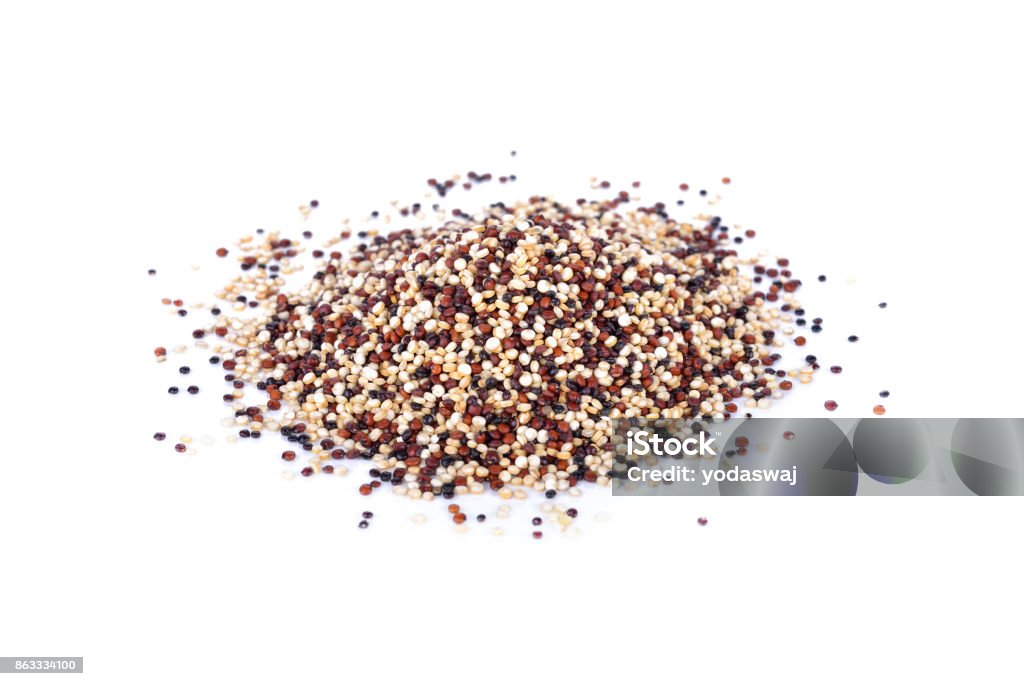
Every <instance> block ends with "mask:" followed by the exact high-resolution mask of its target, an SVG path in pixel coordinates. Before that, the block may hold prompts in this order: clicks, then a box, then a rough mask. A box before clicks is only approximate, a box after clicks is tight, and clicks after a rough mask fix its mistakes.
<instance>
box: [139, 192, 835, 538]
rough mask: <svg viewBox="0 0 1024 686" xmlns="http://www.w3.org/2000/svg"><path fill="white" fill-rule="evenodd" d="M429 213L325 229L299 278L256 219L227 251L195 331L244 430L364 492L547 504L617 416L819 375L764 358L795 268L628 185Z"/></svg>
mask: <svg viewBox="0 0 1024 686" xmlns="http://www.w3.org/2000/svg"><path fill="white" fill-rule="evenodd" d="M481 178H482V177H481ZM503 178H504V177H503ZM435 185H436V182H435ZM311 207H316V205H315V204H311ZM311 207H310V206H307V207H304V208H303V212H304V213H306V214H308V213H309V212H310V211H311ZM434 210H435V214H434V215H433V216H434V217H436V218H437V221H436V222H435V223H434V225H433V226H432V227H430V228H425V229H416V230H413V229H402V230H395V231H392V232H390V233H386V234H385V233H379V234H378V233H377V232H376V231H372V232H360V233H359V238H360V239H362V242H361V243H359V244H358V246H357V247H355V248H354V249H353V250H352V251H351V252H350V253H348V254H343V253H342V252H340V251H338V250H335V248H336V247H337V248H340V246H337V245H336V244H337V243H339V241H340V240H341V239H343V238H347V237H348V236H349V234H350V231H348V230H346V231H343V232H341V233H340V234H339V235H337V236H334V237H332V238H330V239H329V240H328V241H327V245H326V246H325V250H313V252H312V257H313V258H314V259H315V260H316V262H317V265H316V270H315V273H313V274H312V278H308V277H307V278H306V280H305V283H303V284H302V285H301V286H299V287H297V288H294V289H291V290H289V289H288V288H286V285H285V279H284V275H286V274H288V273H290V272H293V271H297V268H295V267H294V266H293V258H295V257H296V256H297V255H299V253H302V252H304V250H305V249H304V248H303V247H302V241H300V240H297V239H296V240H290V239H287V238H282V237H281V236H280V235H279V234H276V233H270V232H258V233H257V234H256V235H255V236H249V237H246V238H245V239H243V240H242V241H241V242H240V243H239V244H238V250H240V252H241V254H240V255H237V254H234V253H235V250H234V249H233V250H232V251H230V252H231V253H232V254H230V259H235V260H237V262H238V266H239V268H240V273H239V274H238V275H237V276H236V277H235V278H234V279H233V280H232V281H231V283H229V284H228V285H227V286H226V287H225V288H224V289H223V290H222V291H221V292H220V293H218V295H219V296H220V297H221V298H222V299H224V300H227V301H229V304H228V305H224V306H222V307H223V310H224V311H222V309H221V307H217V308H214V309H213V310H212V311H213V314H214V322H213V323H212V325H209V326H206V327H204V328H201V329H196V330H195V331H194V332H193V334H192V335H193V337H194V338H196V339H204V338H205V339H206V340H203V341H200V347H204V348H207V349H209V353H217V354H216V355H214V356H213V357H211V358H210V361H211V362H212V363H215V364H219V365H221V366H222V367H223V369H224V371H225V372H226V374H227V375H226V377H225V378H226V380H228V381H229V382H231V385H232V387H233V389H232V391H231V392H228V393H227V394H226V395H224V400H225V402H226V403H227V404H228V405H230V406H231V407H232V408H233V410H234V413H235V422H236V424H237V425H238V426H240V427H244V428H242V431H241V432H240V434H241V435H242V436H253V437H258V436H260V435H261V433H262V432H268V431H278V432H280V434H281V435H282V436H283V437H284V438H286V439H287V441H288V445H286V446H284V447H285V448H287V449H285V450H283V451H282V459H284V460H285V461H287V462H291V463H295V465H296V467H298V466H299V465H301V471H300V473H301V474H303V475H305V476H313V475H315V474H318V473H347V472H348V467H346V465H348V466H351V465H352V464H353V463H352V462H351V461H352V460H365V461H368V462H369V464H368V465H367V466H368V467H369V476H368V477H367V479H366V481H365V483H363V482H360V486H359V491H360V493H362V494H363V495H371V494H372V493H373V492H374V491H376V490H378V489H380V488H385V487H386V486H387V485H390V487H391V490H392V491H393V492H394V493H396V494H399V495H405V496H408V497H410V498H413V499H432V498H435V497H438V496H440V497H443V498H446V499H450V498H455V497H458V496H466V495H469V494H479V493H483V492H485V491H488V490H491V491H496V492H497V493H498V494H499V495H500V496H501V497H502V498H506V499H507V498H526V497H527V494H528V492H529V491H537V492H540V493H542V494H544V495H545V496H546V497H548V498H555V497H557V496H559V495H560V494H563V493H568V494H572V495H577V494H579V487H580V486H581V485H582V484H583V483H585V482H588V483H596V484H600V485H607V484H608V483H609V482H610V479H609V476H608V475H609V471H610V469H611V467H612V464H613V458H612V453H611V451H610V450H609V449H608V447H609V446H608V441H609V437H610V434H611V431H612V429H611V422H610V420H612V419H615V418H619V417H664V418H681V417H694V418H697V417H704V418H723V417H726V418H727V417H730V416H733V415H736V414H737V413H739V412H745V411H746V410H749V409H752V408H755V407H756V408H762V409H763V408H766V407H768V405H770V403H771V400H772V399H777V398H780V397H781V396H782V395H783V393H784V392H785V391H789V390H790V389H792V388H793V387H794V384H793V381H795V380H799V381H801V382H805V383H806V382H808V381H810V379H811V375H812V374H813V373H814V372H815V370H816V369H817V368H818V366H817V364H816V363H815V364H812V363H813V359H812V357H813V356H809V357H808V365H807V366H806V367H803V368H802V369H800V370H799V371H796V370H794V371H790V372H785V371H782V370H776V369H773V368H772V365H773V364H774V363H775V362H776V361H777V360H778V359H779V358H780V355H779V354H778V353H777V352H776V351H777V350H778V349H781V346H782V345H783V340H782V339H783V338H790V337H791V336H792V334H793V333H794V330H793V328H792V315H793V314H794V313H797V314H798V315H802V314H803V312H802V310H800V305H799V303H797V302H796V300H795V298H794V293H795V292H796V291H797V290H798V288H799V287H800V281H799V280H798V279H795V278H793V276H792V274H791V273H790V271H789V270H788V268H787V267H788V262H787V261H786V260H784V259H780V260H778V261H777V262H775V263H773V264H772V265H771V266H770V267H766V266H765V265H762V264H758V258H756V257H751V258H744V257H741V256H740V255H739V254H738V253H737V250H736V248H738V247H739V246H738V244H740V243H742V242H743V236H746V237H747V238H749V237H752V236H753V235H754V232H753V231H746V232H744V233H742V234H741V233H739V232H737V231H730V229H729V227H727V226H725V225H723V224H722V223H721V221H720V219H719V218H718V217H710V216H708V217H701V218H700V219H699V220H698V221H697V222H696V223H695V224H689V223H682V222H680V221H677V220H675V219H672V218H670V217H669V215H668V213H667V212H666V210H665V206H664V204H662V203H657V204H655V205H653V206H650V207H642V206H638V205H637V204H636V203H635V202H634V203H632V204H631V203H630V197H629V193H628V192H626V191H623V192H621V193H619V194H618V195H617V196H613V197H612V198H610V199H604V200H586V199H579V200H575V201H573V202H569V203H560V202H557V201H555V200H554V199H551V198H545V197H531V198H529V199H528V200H526V201H521V202H516V203H514V204H505V203H500V202H499V203H495V204H492V205H490V206H488V207H486V208H484V209H482V210H481V211H479V212H477V213H475V214H470V213H467V212H463V211H461V210H455V211H452V212H449V213H447V214H445V213H443V211H441V212H438V211H437V206H435V208H434ZM413 212H414V216H416V217H419V218H423V217H425V216H426V214H428V213H425V212H424V211H423V210H422V209H421V208H420V207H419V206H418V205H417V206H414V208H413ZM402 214H403V216H408V214H409V211H408V208H406V210H403V212H402ZM305 237H306V238H311V234H310V233H309V232H306V234H305ZM327 251H330V252H327ZM217 254H218V256H220V257H229V251H228V250H227V249H225V248H222V249H220V250H218V251H217ZM308 273H309V272H304V274H308ZM289 280H291V279H289ZM816 322H820V320H816ZM798 345H799V343H798ZM161 351H163V352H164V356H166V351H165V350H164V349H163V348H159V349H157V356H158V359H163V358H162V356H161V354H160V353H161ZM253 387H254V388H255V389H256V390H257V391H258V392H259V395H260V398H261V399H262V398H264V397H265V400H262V402H259V401H257V404H255V405H252V404H249V403H247V402H243V397H244V391H245V390H246V389H251V388H253ZM250 402H251V401H250ZM740 408H743V409H742V410H741V409H740ZM561 510H564V508H560V511H561ZM573 512H574V513H575V510H573ZM456 514H458V513H456ZM479 521H482V519H480V520H479Z"/></svg>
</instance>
